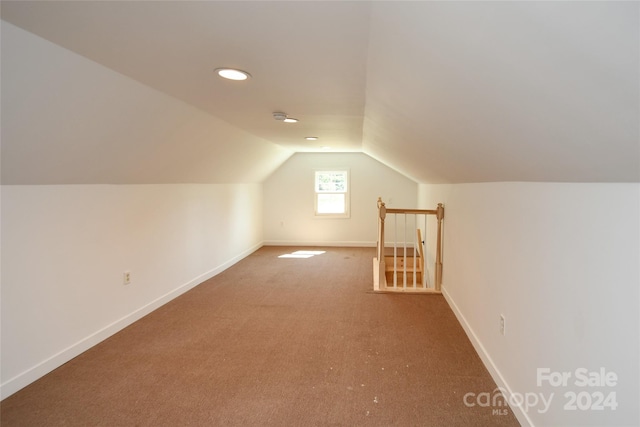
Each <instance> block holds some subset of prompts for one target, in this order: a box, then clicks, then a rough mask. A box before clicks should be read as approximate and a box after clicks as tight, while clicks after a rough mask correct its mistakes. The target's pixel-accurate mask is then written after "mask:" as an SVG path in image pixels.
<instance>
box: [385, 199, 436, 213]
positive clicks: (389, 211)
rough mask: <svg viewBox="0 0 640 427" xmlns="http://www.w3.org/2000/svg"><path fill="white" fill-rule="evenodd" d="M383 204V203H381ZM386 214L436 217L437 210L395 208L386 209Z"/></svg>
mask: <svg viewBox="0 0 640 427" xmlns="http://www.w3.org/2000/svg"><path fill="white" fill-rule="evenodd" d="M382 203H383V204H384V202H382ZM386 210H387V213H393V214H405V213H406V214H423V215H437V214H438V210H437V209H397V208H386Z"/></svg>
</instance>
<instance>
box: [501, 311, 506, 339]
mask: <svg viewBox="0 0 640 427" xmlns="http://www.w3.org/2000/svg"><path fill="white" fill-rule="evenodd" d="M504 334H505V320H504V314H501V315H500V335H504Z"/></svg>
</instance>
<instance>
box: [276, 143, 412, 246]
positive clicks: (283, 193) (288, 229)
mask: <svg viewBox="0 0 640 427" xmlns="http://www.w3.org/2000/svg"><path fill="white" fill-rule="evenodd" d="M316 169H348V170H349V171H350V180H351V184H350V194H351V217H350V218H336V219H329V218H317V217H315V216H314V194H315V193H314V176H315V175H314V173H315V170H316ZM417 191H418V185H417V184H416V183H415V182H414V181H412V180H410V179H408V178H406V177H405V176H403V175H401V174H399V173H398V172H396V171H394V170H392V169H390V168H389V167H387V166H385V165H383V164H382V163H380V162H378V161H377V160H374V159H372V158H371V157H369V156H367V155H366V154H362V153H297V154H295V155H293V156H292V157H290V158H289V160H287V161H286V162H285V163H284V164H283V165H282V166H281V167H280V168H279V169H278V170H276V171H275V172H274V173H273V174H272V175H271V176H270V177H269V178H268V179H267V180H266V181H265V182H264V195H265V207H264V232H265V243H267V244H292V245H298V244H306V245H314V244H317V245H356V246H371V245H375V242H376V232H377V208H376V201H377V199H378V197H379V196H381V197H382V198H383V200H385V202H386V203H387V206H389V207H400V208H415V207H416V204H417V194H418V193H417Z"/></svg>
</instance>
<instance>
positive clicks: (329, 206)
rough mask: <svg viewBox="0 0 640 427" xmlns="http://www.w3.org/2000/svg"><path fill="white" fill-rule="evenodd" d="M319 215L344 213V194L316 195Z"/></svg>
mask: <svg viewBox="0 0 640 427" xmlns="http://www.w3.org/2000/svg"><path fill="white" fill-rule="evenodd" d="M317 197H318V213H319V214H342V213H345V203H344V201H345V195H344V194H318V195H317Z"/></svg>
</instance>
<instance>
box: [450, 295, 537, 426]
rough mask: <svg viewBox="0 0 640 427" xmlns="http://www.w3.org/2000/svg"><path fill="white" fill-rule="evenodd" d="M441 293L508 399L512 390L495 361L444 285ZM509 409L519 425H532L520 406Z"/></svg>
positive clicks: (507, 399) (508, 399)
mask: <svg viewBox="0 0 640 427" xmlns="http://www.w3.org/2000/svg"><path fill="white" fill-rule="evenodd" d="M442 295H443V296H444V299H445V300H446V301H447V303H448V304H449V307H451V310H452V311H453V313H454V314H455V316H456V318H457V319H458V322H460V324H461V325H462V328H463V329H464V331H465V332H466V334H467V336H468V337H469V340H470V341H471V344H472V345H473V348H474V349H475V350H476V352H477V353H478V355H480V359H481V360H482V363H484V366H485V367H486V368H487V370H488V371H489V374H490V375H491V377H492V378H493V380H494V381H495V382H496V385H497V386H498V387H500V388H501V389H503V390H504V391H505V392H506V394H507V396H504V397H505V400H506V401H510V399H511V396H512V395H513V391H511V388H510V387H509V384H507V382H506V381H505V379H504V377H503V376H502V374H501V373H500V371H499V370H498V367H497V366H496V365H495V363H493V359H491V356H489V353H487V351H486V349H485V348H484V346H483V345H482V343H481V342H480V340H479V339H478V336H477V335H476V334H475V332H473V329H472V328H471V326H470V325H469V323H468V322H467V319H466V318H465V317H464V315H463V314H462V313H461V312H460V309H459V308H458V306H457V305H456V303H455V301H454V300H453V298H452V297H451V295H449V293H448V292H447V289H446V287H443V288H442ZM511 410H512V411H513V414H514V415H515V417H516V418H517V419H518V422H520V424H521V425H523V426H531V427H533V422H532V421H531V418H529V415H528V414H527V413H526V412H525V411H524V410H523V409H522V408H521V407H514V408H511Z"/></svg>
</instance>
